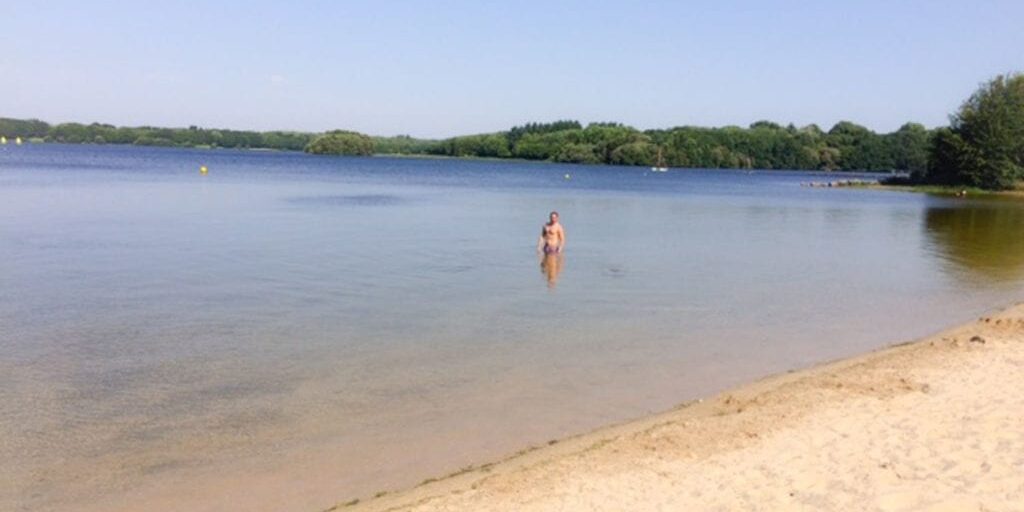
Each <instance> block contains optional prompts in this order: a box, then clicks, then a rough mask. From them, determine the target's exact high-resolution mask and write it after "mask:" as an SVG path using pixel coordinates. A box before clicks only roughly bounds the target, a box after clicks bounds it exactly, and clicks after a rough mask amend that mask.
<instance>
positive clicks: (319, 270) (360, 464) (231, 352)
mask: <svg viewBox="0 0 1024 512" xmlns="http://www.w3.org/2000/svg"><path fill="white" fill-rule="evenodd" d="M201 165H205V166H207V167H208V168H209V174H208V175H205V176H203V175H200V173H199V171H198V170H199V167H200V166H201ZM842 177H843V178H845V177H846V175H843V176H842ZM829 179H837V178H836V175H835V174H828V175H825V174H821V175H814V174H809V173H798V172H781V171H757V172H749V171H729V170H677V169H673V170H671V171H670V172H667V173H652V172H648V171H647V170H646V169H645V168H630V167H611V166H569V165H556V164H539V163H538V164H534V163H523V162H498V161H494V162H492V161H464V160H447V159H401V158H344V157H317V156H310V155H304V154H295V153H276V152H256V151H234V150H187V149H164V148H136V147H115V146H69V145H57V144H41V145H31V144H30V145H24V146H12V145H8V146H0V262H2V271H0V481H3V482H5V484H4V485H2V486H0V509H3V510H40V509H57V508H60V509H63V510H90V511H91V510H130V509H137V508H139V507H141V506H143V505H145V506H147V507H150V508H152V509H154V510H163V509H169V508H180V509H187V510H223V509H227V508H233V509H245V510H310V511H316V510H322V509H324V508H327V507H329V506H331V505H333V504H335V503H336V502H340V501H347V500H348V499H350V498H354V497H364V498H365V497H367V496H372V495H373V493H375V492H376V491H379V490H384V489H393V488H400V487H407V486H411V485H415V484H416V483H418V482H419V481H421V480H423V479H424V478H427V477H431V476H437V475H439V474H445V473H449V472H452V471H455V470H458V469H459V468H461V467H463V466H466V465H468V464H471V463H481V462H486V461H489V460H493V459H497V458H501V457H503V456H507V455H508V454H511V453H514V452H515V451H517V450H519V449H521V448H524V447H526V446H529V445H540V444H544V443H546V442H547V441H548V440H551V439H555V438H560V437H564V436H568V435H572V434H576V433H582V432H586V431H589V430H592V429H594V428H597V427H599V426H602V425H606V424H609V423H613V422H621V421H625V420H628V419H631V418H636V417H638V416H643V415H646V414H649V413H652V412H655V411H661V410H665V409H667V408H671V407H672V406H674V405H676V404H679V403H681V402H683V401H686V400H689V399H693V398H697V397H701V396H706V395H708V394H710V393H713V392H715V391H719V390H722V389H725V388H728V387H730V386H734V385H737V384H740V383H743V382H747V381H750V380H753V379H756V378H759V377H762V376H765V375H769V374H773V373H778V372H783V371H787V370H790V369H795V368H802V367H806V366H809V365H813V364H815V363H818V362H822V361H826V360H830V359H835V358H840V357H844V356H849V355H852V354H856V353H860V352H864V351H867V350H871V349H874V348H878V347H882V346H884V345H887V344H890V343H893V342H897V341H901V340H906V339H911V338H914V337H918V336H922V335H925V334H928V333H931V332H934V331H936V330H938V329H940V328H943V327H946V326H950V325H953V324H957V323H960V322H963V321H966V320H970V319H972V318H974V317H976V316H978V315H980V314H982V313H983V312H985V311H988V310H990V309H992V308H997V307H1001V306H1003V305H1006V304H1009V303H1011V302H1014V301H1017V300H1019V299H1021V296H1022V295H1021V292H1022V290H1024V236H1022V233H1024V203H1019V202H1017V201H1012V200H998V199H985V200H982V199H955V198H945V197H934V196H928V195H921V194H911V193H902V192H892V191H882V190H868V189H847V188H841V189H821V188H809V187H802V186H801V183H802V182H807V181H812V180H818V181H822V180H829ZM551 210H558V211H559V212H560V214H561V219H562V223H563V224H564V225H565V229H566V233H567V250H566V252H565V254H564V256H562V257H561V258H559V259H552V260H542V259H539V257H538V255H537V254H536V242H537V237H538V235H539V234H540V228H541V225H542V224H543V222H544V221H545V220H546V218H547V214H548V212H549V211H551Z"/></svg>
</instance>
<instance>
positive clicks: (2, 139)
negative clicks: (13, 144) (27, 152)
mask: <svg viewBox="0 0 1024 512" xmlns="http://www.w3.org/2000/svg"><path fill="white" fill-rule="evenodd" d="M0 144H7V137H3V136H0Z"/></svg>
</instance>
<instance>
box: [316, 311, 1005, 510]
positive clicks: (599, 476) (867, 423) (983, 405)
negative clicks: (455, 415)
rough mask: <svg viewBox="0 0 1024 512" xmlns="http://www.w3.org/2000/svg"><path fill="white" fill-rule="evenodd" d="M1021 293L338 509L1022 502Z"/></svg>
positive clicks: (893, 506)
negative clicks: (875, 344) (976, 313)
mask: <svg viewBox="0 0 1024 512" xmlns="http://www.w3.org/2000/svg"><path fill="white" fill-rule="evenodd" d="M1022 389H1024V304H1019V305H1016V306H1013V307H1011V308H1009V309H1006V310H1004V311H1002V312H999V313H997V314H993V315H990V316H985V317H982V318H981V319H979V320H978V321H976V322H972V323H970V324H967V325H963V326H960V327H956V328H953V329H950V330H948V331H945V332H942V333H939V334H936V335H934V336H930V337H927V338H924V339H921V340H917V341H915V342H912V343H903V344H898V345H894V346H892V347H889V348H886V349H882V350H879V351H876V352H872V353H869V354H866V355H863V356H859V357H855V358H851V359H846V360H842V361H838V362H833V363H828V364H824V365H821V366H818V367H815V368H811V369H808V370H804V371H798V372H793V373H788V374H784V375H779V376H775V377H771V378H768V379H764V380H762V381H759V382H756V383H753V384H750V385H748V386H745V387H741V388H738V389H735V390H732V391H728V392H725V393H721V394H719V395H717V396H715V397H712V398H709V399H707V400H702V401H698V402H694V403H690V404H686V405H683V406H681V407H679V408H677V409H675V410H672V411H669V412H666V413H663V414H659V415H655V416H652V417H649V418H645V419H642V420H638V421H634V422H630V423H627V424H623V425H619V426H613V427H608V428H604V429H601V430H598V431H595V432H592V433H590V434H585V435H582V436H577V437H574V438H569V439H565V440H561V441H558V442H552V443H551V444H549V445H547V446H543V447H540V448H535V449H529V450H525V451H524V452H521V453H520V454H518V455H515V456H513V457H511V458H508V459H506V460H503V461H500V462H496V463H490V464H484V465H481V466H478V467H473V468H467V469H465V470H464V471H462V472H459V473H456V474H454V475H449V476H447V477H439V478H438V479H430V480H428V481H426V482H425V483H424V484H421V485H420V486H419V487H416V488H414V489H411V490H406V491H402V492H397V493H387V494H383V495H379V496H377V497H375V498H370V499H367V498H366V497H363V499H362V501H359V502H357V503H351V502H343V503H339V504H338V505H337V506H336V507H335V509H338V510H345V511H384V510H396V511H399V510H400V511H426V510H474V511H479V510H509V511H511V510H516V511H546V510H892V511H898V510H908V511H909V510H1020V506H1021V503H1024V393H1022V392H1021V390H1022Z"/></svg>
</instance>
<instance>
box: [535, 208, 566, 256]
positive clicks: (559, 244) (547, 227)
mask: <svg viewBox="0 0 1024 512" xmlns="http://www.w3.org/2000/svg"><path fill="white" fill-rule="evenodd" d="M564 248H565V230H564V229H562V225H561V224H559V223H558V212H551V215H549V216H548V223H547V224H544V227H542V228H541V229H540V240H538V241H537V251H538V252H543V253H544V254H560V253H561V252H562V249H564Z"/></svg>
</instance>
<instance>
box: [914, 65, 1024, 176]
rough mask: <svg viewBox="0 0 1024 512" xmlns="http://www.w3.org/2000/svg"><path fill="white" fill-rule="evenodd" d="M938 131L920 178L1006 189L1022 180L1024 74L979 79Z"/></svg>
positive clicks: (1023, 159) (1023, 167) (1023, 160)
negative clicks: (985, 80)
mask: <svg viewBox="0 0 1024 512" xmlns="http://www.w3.org/2000/svg"><path fill="white" fill-rule="evenodd" d="M951 121H952V122H951V123H950V127H949V130H948V132H947V131H943V132H940V133H939V134H937V136H936V140H935V143H934V144H933V145H932V148H931V154H930V155H929V162H928V173H927V175H926V176H925V180H926V181H929V182H933V183H945V184H966V185H974V186H978V187H982V188H987V189H996V190H998V189H1008V188H1012V187H1014V186H1016V185H1017V183H1019V182H1020V181H1022V180H1024V74H1016V75H999V76H997V77H995V78H993V79H992V80H990V81H989V82H988V83H985V84H983V85H982V86H981V87H980V88H979V89H978V90H977V91H975V93H974V94H972V95H971V97H970V98H968V99H967V101H965V102H964V104H963V105H962V106H961V107H960V110H959V111H958V112H957V113H956V114H955V115H954V116H953V117H952V119H951Z"/></svg>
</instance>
